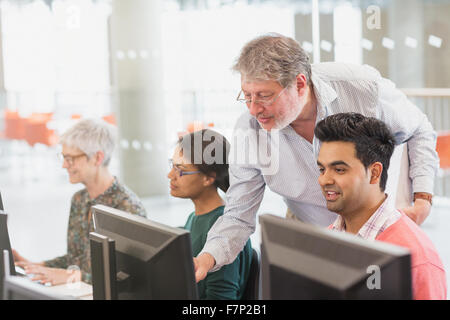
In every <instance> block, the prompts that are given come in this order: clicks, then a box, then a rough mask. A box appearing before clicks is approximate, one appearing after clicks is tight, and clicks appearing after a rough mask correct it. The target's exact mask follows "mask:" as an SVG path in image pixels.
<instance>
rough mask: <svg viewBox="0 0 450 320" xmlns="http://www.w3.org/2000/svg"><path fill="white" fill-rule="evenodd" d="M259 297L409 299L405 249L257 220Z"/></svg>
mask: <svg viewBox="0 0 450 320" xmlns="http://www.w3.org/2000/svg"><path fill="white" fill-rule="evenodd" d="M259 221H260V224H261V235H262V237H261V240H262V241H261V259H262V263H261V269H262V270H261V274H262V298H263V299H274V300H276V299H283V300H297V299H298V300H301V299H307V300H313V299H314V300H316V299H319V300H328V299H333V300H335V299H336V300H337V299H339V300H340V299H405V300H409V299H411V298H412V284H411V257H410V253H409V251H408V250H407V249H405V248H402V247H398V246H394V245H391V244H387V243H382V242H379V241H373V242H372V241H368V240H364V239H361V238H358V237H357V236H355V235H352V234H346V233H343V232H342V233H341V232H335V231H331V230H328V229H325V228H319V227H316V226H311V225H307V224H304V223H302V222H299V221H292V220H286V219H284V218H281V217H277V216H273V215H268V214H265V215H261V216H260V219H259Z"/></svg>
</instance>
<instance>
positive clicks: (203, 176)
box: [168, 129, 252, 300]
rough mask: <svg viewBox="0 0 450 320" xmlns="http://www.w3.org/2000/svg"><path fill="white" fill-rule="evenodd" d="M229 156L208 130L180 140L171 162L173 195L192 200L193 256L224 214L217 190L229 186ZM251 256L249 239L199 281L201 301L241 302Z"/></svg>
mask: <svg viewBox="0 0 450 320" xmlns="http://www.w3.org/2000/svg"><path fill="white" fill-rule="evenodd" d="M228 153H229V143H228V141H227V140H226V139H225V137H223V136H222V135H221V134H219V133H217V132H215V131H212V130H209V129H206V130H202V131H196V132H193V133H191V134H187V135H185V136H183V137H181V138H180V139H179V141H178V144H177V146H176V148H175V151H174V154H173V158H172V159H170V164H171V170H170V172H169V174H168V178H169V179H170V194H171V195H172V196H174V197H177V198H185V199H191V200H192V202H193V203H194V207H195V211H194V212H192V213H191V215H190V216H189V217H188V219H187V222H186V224H185V226H184V228H185V229H187V230H189V231H190V232H191V240H192V251H193V252H192V254H193V256H197V255H198V254H199V252H200V251H201V249H202V248H203V245H204V244H205V242H206V238H207V235H208V231H209V229H210V228H211V227H212V225H213V224H214V223H215V222H216V220H217V219H218V218H219V217H220V216H222V214H223V209H224V201H223V199H222V198H221V196H220V195H219V193H218V190H217V189H218V188H219V189H221V190H222V191H223V192H226V191H227V189H228V187H229V178H228ZM251 255H252V248H251V243H250V240H248V241H247V243H246V244H245V246H244V249H243V250H242V251H241V252H240V253H239V254H238V256H237V257H236V259H235V260H234V262H232V263H231V264H228V265H225V266H224V267H222V268H221V269H220V270H219V271H216V272H212V273H209V274H208V275H207V276H206V278H205V279H204V280H202V281H200V282H198V284H197V285H198V292H199V297H200V299H215V300H218V299H235V300H236V299H241V298H242V294H243V292H244V289H245V285H246V283H247V279H248V274H249V271H250V263H251Z"/></svg>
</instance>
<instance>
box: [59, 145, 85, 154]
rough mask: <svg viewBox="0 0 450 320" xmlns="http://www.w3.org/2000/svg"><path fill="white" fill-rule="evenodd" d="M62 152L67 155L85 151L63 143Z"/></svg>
mask: <svg viewBox="0 0 450 320" xmlns="http://www.w3.org/2000/svg"><path fill="white" fill-rule="evenodd" d="M62 153H64V154H67V155H69V154H70V155H73V154H80V153H83V151H81V150H80V149H78V148H77V147H72V146H68V145H66V144H63V145H62Z"/></svg>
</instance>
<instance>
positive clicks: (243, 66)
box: [233, 33, 311, 87]
mask: <svg viewBox="0 0 450 320" xmlns="http://www.w3.org/2000/svg"><path fill="white" fill-rule="evenodd" d="M233 70H234V71H238V72H240V73H241V76H242V77H243V78H245V79H247V80H275V81H278V83H279V84H280V85H281V86H283V87H287V86H288V85H289V84H291V83H292V82H293V81H294V80H295V78H296V77H297V75H298V74H300V73H302V74H304V75H305V77H306V80H307V83H308V85H309V84H310V81H311V64H310V62H309V56H308V55H307V53H306V52H305V51H304V50H303V49H302V47H301V46H300V44H299V43H298V42H297V41H295V40H294V39H292V38H289V37H285V36H283V35H281V34H278V33H269V34H266V35H263V36H259V37H257V38H255V39H253V40H251V41H250V42H248V43H247V44H246V45H245V46H244V47H243V48H242V51H241V54H240V56H239V58H238V59H237V61H236V63H235V65H234V66H233Z"/></svg>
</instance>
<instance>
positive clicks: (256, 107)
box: [248, 100, 264, 117]
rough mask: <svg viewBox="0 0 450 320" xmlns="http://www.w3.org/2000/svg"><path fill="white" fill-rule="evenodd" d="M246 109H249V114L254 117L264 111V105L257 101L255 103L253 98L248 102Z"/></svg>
mask: <svg viewBox="0 0 450 320" xmlns="http://www.w3.org/2000/svg"><path fill="white" fill-rule="evenodd" d="M248 110H249V111H250V114H251V115H252V116H254V117H256V116H257V115H258V114H261V113H263V112H264V107H262V106H261V105H260V104H259V103H255V101H254V100H252V101H251V102H250V104H248Z"/></svg>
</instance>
